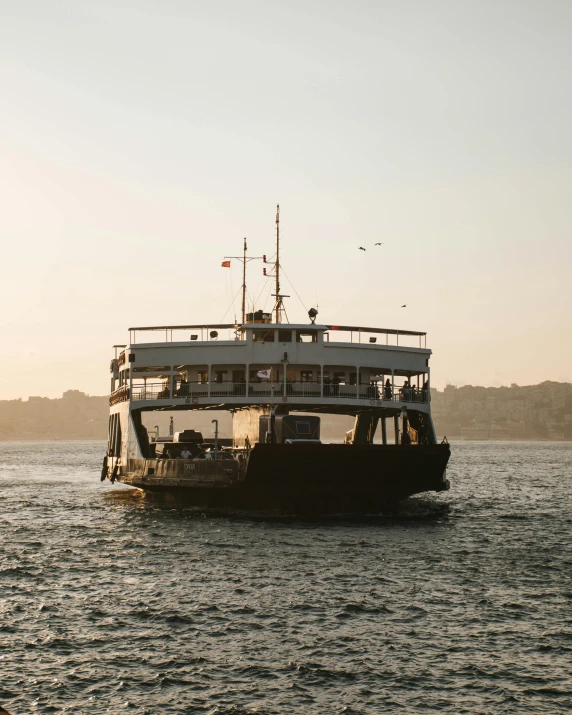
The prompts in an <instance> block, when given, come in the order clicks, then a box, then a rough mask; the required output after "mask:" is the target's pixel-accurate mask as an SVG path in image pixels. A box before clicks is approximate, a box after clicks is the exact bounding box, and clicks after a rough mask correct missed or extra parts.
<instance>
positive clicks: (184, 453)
mask: <svg viewBox="0 0 572 715" xmlns="http://www.w3.org/2000/svg"><path fill="white" fill-rule="evenodd" d="M192 456H193V455H192V454H191V453H190V452H189V448H188V447H185V449H184V450H183V451H182V452H181V459H192Z"/></svg>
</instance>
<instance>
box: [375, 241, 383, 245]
mask: <svg viewBox="0 0 572 715" xmlns="http://www.w3.org/2000/svg"><path fill="white" fill-rule="evenodd" d="M373 245H374V246H383V242H382V243H374V244H373Z"/></svg>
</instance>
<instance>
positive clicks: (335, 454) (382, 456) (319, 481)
mask: <svg viewBox="0 0 572 715" xmlns="http://www.w3.org/2000/svg"><path fill="white" fill-rule="evenodd" d="M449 457H450V448H449V445H448V444H431V445H371V444H364V445H357V444H353V445H347V444H310V443H300V444H294V445H291V444H256V445H255V446H254V448H253V449H252V450H251V452H250V456H249V460H248V466H247V467H246V470H245V471H244V472H243V473H241V471H240V470H239V469H238V465H237V464H236V462H235V461H234V460H232V461H230V462H225V461H218V462H217V461H212V462H209V461H207V460H192V461H191V462H189V461H187V460H155V459H152V460H144V459H143V460H134V459H133V460H129V463H128V465H127V473H126V474H124V475H118V476H117V479H118V480H119V481H121V482H123V483H125V484H130V485H131V486H134V487H138V488H140V489H142V490H144V491H145V492H146V493H148V494H154V495H161V496H163V497H165V498H167V499H169V500H170V501H175V502H177V503H181V504H186V505H191V506H196V507H200V508H203V509H208V510H216V511H223V512H224V511H227V512H258V513H265V514H266V513H268V514H277V515H282V514H300V515H311V514H315V515H320V514H373V513H378V512H383V511H385V510H387V509H392V508H394V507H395V506H396V505H397V504H398V503H399V502H400V501H401V500H403V499H405V498H407V497H409V496H412V495H413V494H418V493H421V492H427V491H444V490H446V489H448V488H449V483H448V481H447V479H446V477H445V470H446V467H447V463H448V461H449Z"/></svg>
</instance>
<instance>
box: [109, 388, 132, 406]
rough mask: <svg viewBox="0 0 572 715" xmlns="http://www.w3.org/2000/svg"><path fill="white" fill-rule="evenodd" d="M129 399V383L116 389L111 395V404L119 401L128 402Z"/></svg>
mask: <svg viewBox="0 0 572 715" xmlns="http://www.w3.org/2000/svg"><path fill="white" fill-rule="evenodd" d="M127 400H129V387H127V385H123V386H122V387H119V388H118V389H117V390H114V391H113V392H112V393H111V395H110V396H109V404H110V405H117V404H118V403H119V402H127Z"/></svg>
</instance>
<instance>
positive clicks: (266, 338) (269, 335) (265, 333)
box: [252, 330, 275, 343]
mask: <svg viewBox="0 0 572 715" xmlns="http://www.w3.org/2000/svg"><path fill="white" fill-rule="evenodd" d="M274 332H275V331H274V330H253V331H252V340H253V342H255V343H273V342H274Z"/></svg>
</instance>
